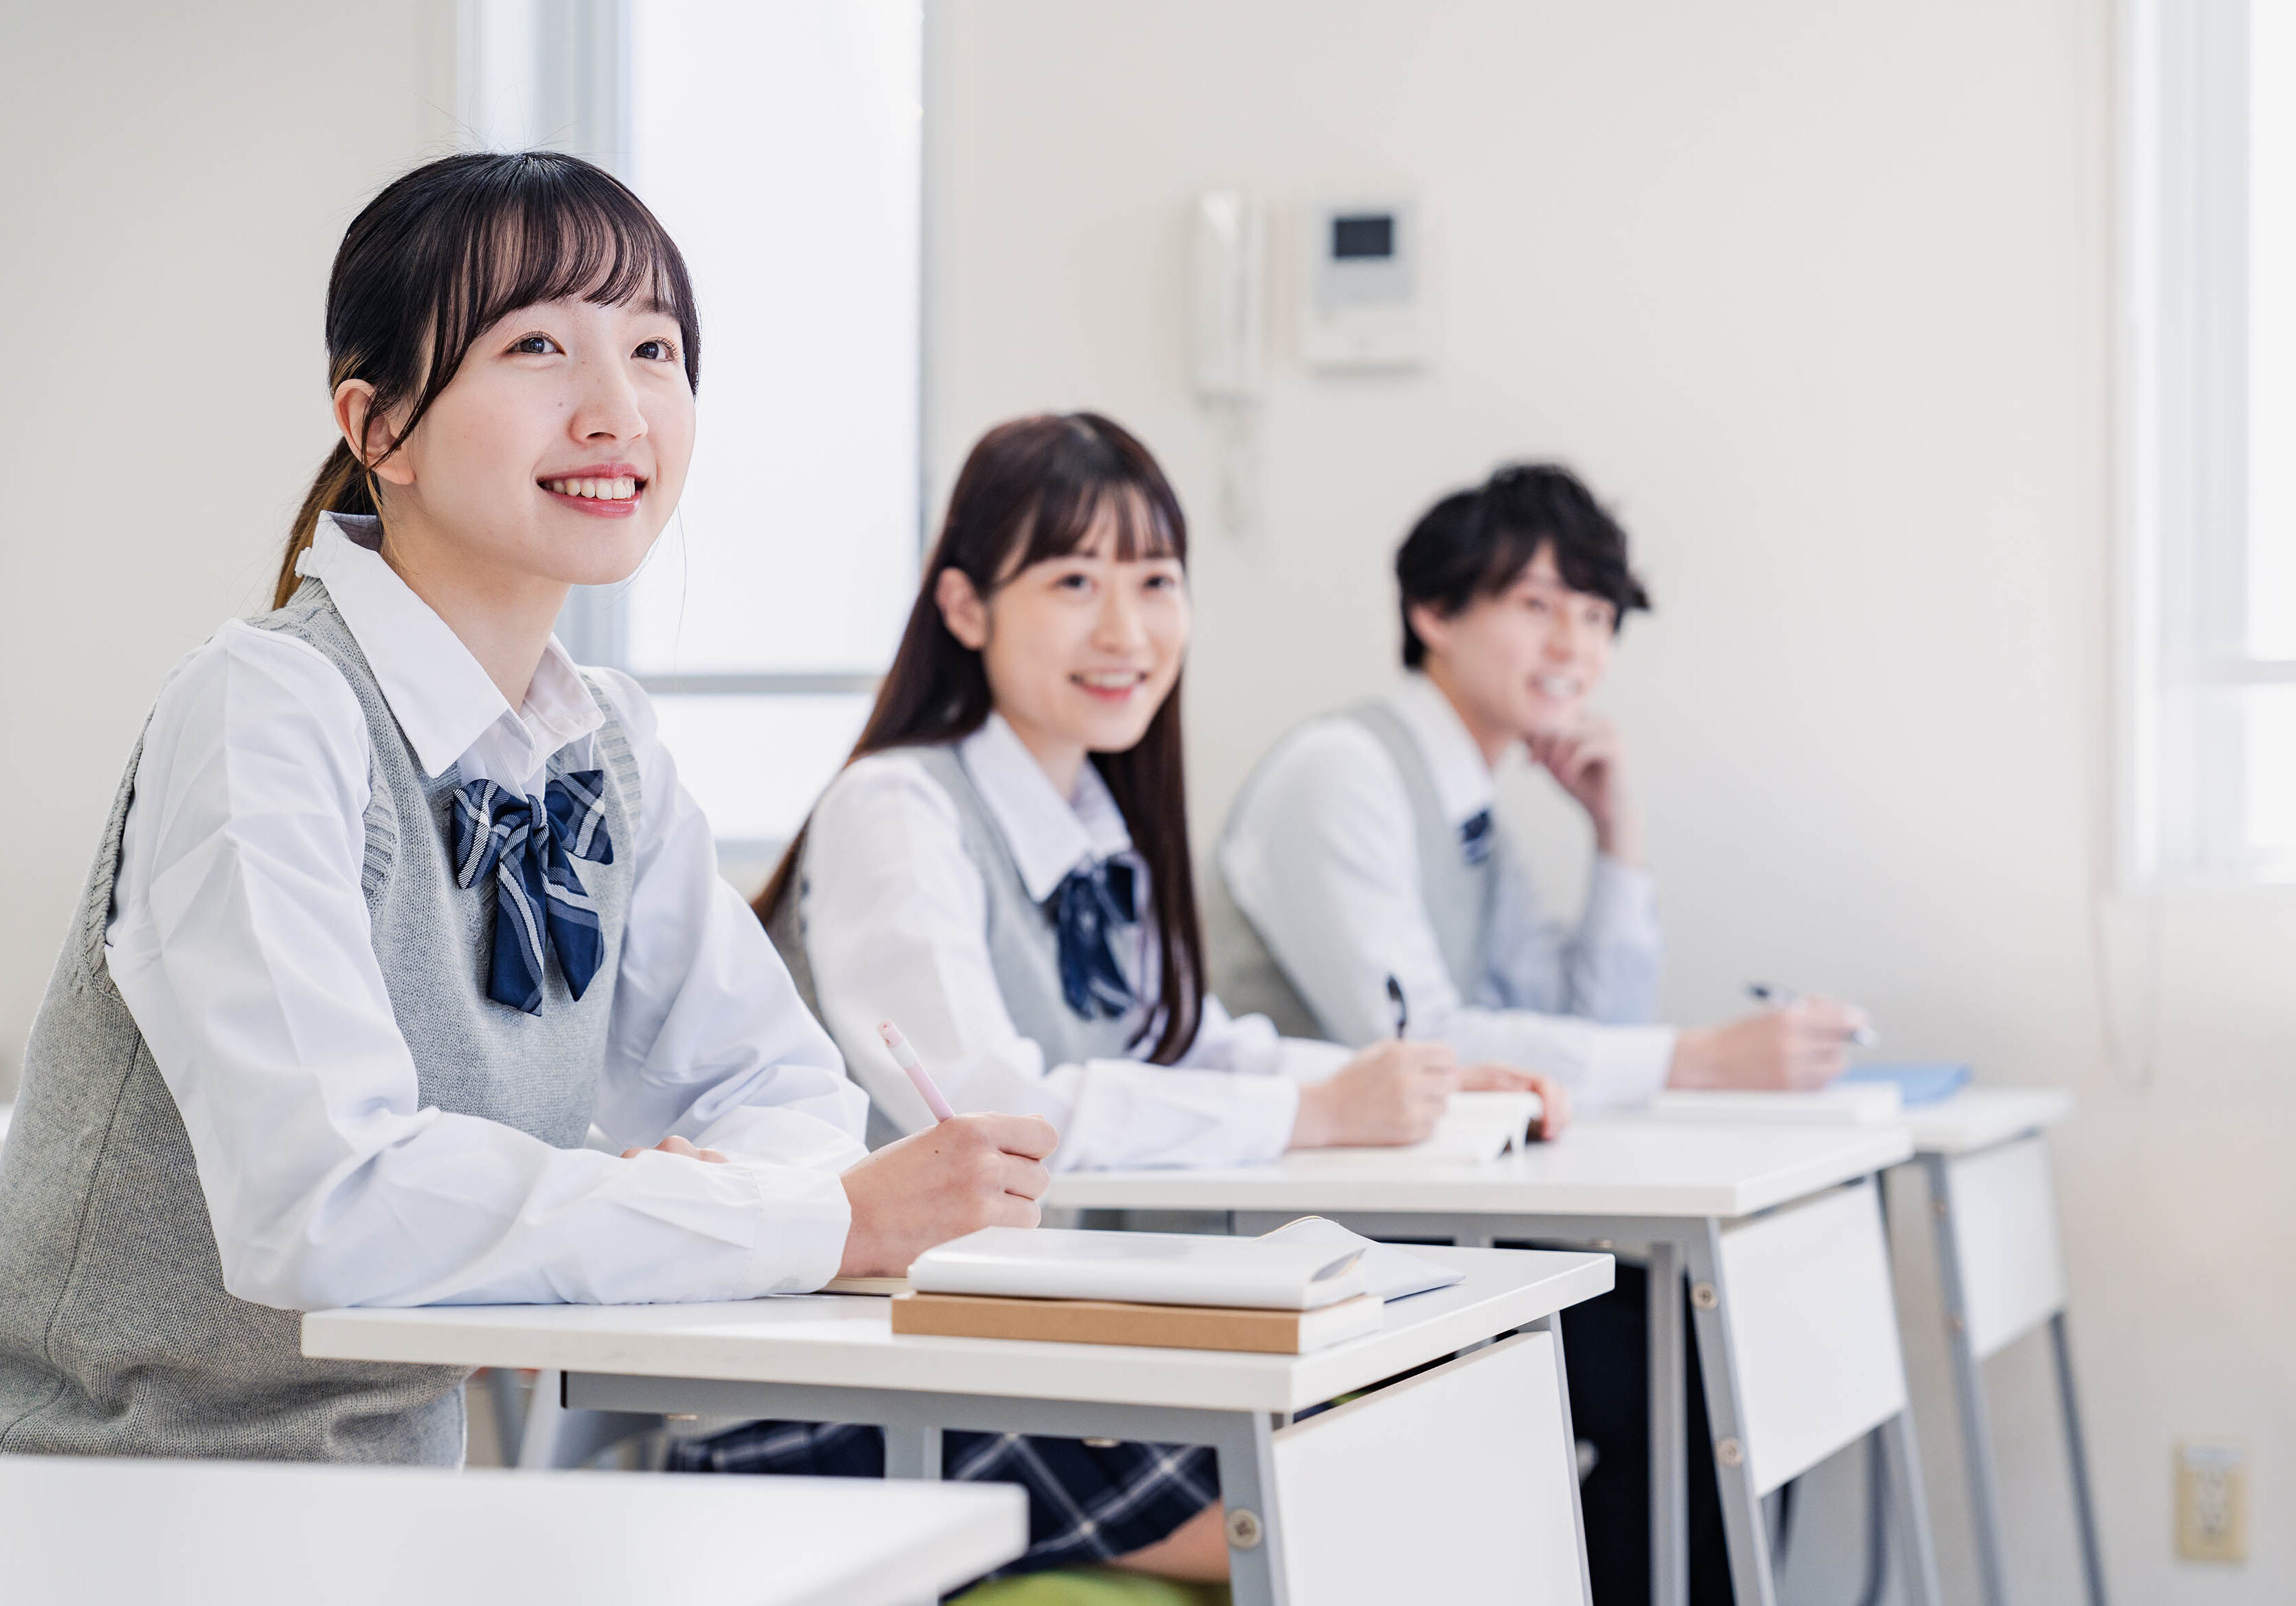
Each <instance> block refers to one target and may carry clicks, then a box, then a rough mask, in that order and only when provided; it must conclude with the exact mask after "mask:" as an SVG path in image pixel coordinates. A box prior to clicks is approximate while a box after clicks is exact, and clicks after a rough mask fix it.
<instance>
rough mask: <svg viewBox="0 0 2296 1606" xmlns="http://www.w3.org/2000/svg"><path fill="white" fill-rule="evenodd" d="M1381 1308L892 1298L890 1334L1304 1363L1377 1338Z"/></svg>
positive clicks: (1369, 1301) (1359, 1300)
mask: <svg viewBox="0 0 2296 1606" xmlns="http://www.w3.org/2000/svg"><path fill="white" fill-rule="evenodd" d="M1382 1309H1383V1307H1382V1305H1381V1303H1380V1301H1379V1300H1377V1299H1373V1298H1372V1297H1371V1296H1370V1295H1369V1294H1357V1296H1356V1297H1355V1298H1354V1299H1342V1300H1341V1301H1340V1302H1339V1303H1338V1304H1336V1305H1326V1306H1324V1307H1322V1308H1321V1309H1318V1310H1248V1309H1242V1308H1239V1307H1234V1306H1213V1305H1128V1304H1120V1303H1119V1302H1117V1301H1115V1300H1112V1299H1001V1298H997V1297H995V1296H991V1295H988V1294H914V1293H912V1294H898V1295H896V1296H895V1297H894V1299H893V1300H892V1315H893V1331H894V1332H905V1333H931V1334H935V1335H938V1336H939V1337H942V1338H951V1339H1041V1340H1050V1341H1052V1342H1054V1343H1059V1344H1146V1345H1152V1346H1154V1347H1156V1348H1163V1349H1242V1350H1251V1351H1254V1352H1256V1353H1258V1354H1261V1355H1306V1354H1308V1352H1309V1351H1311V1350H1316V1349H1321V1348H1324V1346H1326V1345H1329V1344H1337V1343H1339V1342H1341V1340H1346V1339H1353V1338H1359V1337H1361V1336H1362V1335H1363V1334H1365V1333H1367V1332H1375V1331H1376V1330H1377V1329H1378V1327H1379V1324H1380V1318H1381V1313H1382Z"/></svg>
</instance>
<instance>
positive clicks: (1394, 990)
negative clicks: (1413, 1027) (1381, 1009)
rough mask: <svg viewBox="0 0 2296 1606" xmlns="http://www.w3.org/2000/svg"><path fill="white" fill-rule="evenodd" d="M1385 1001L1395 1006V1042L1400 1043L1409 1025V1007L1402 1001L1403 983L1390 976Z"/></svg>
mask: <svg viewBox="0 0 2296 1606" xmlns="http://www.w3.org/2000/svg"><path fill="white" fill-rule="evenodd" d="M1387 1001H1388V1002H1389V1003H1390V1004H1393V1005H1394V1006H1395V1040H1396V1041H1397V1042H1398V1043H1400V1042H1402V1041H1403V1034H1404V1031H1405V1029H1406V1028H1408V1027H1409V1026H1410V1024H1411V1006H1410V1005H1409V1004H1406V1003H1404V1001H1403V983H1401V982H1399V981H1398V980H1397V979H1395V978H1394V977H1393V976H1391V975H1390V977H1388V979H1387Z"/></svg>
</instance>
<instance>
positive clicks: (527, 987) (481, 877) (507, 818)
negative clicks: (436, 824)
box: [455, 769, 614, 1015]
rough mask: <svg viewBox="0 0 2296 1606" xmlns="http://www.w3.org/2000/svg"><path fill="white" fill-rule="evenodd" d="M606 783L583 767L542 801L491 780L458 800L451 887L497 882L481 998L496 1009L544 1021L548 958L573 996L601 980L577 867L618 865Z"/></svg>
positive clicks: (473, 785)
mask: <svg viewBox="0 0 2296 1606" xmlns="http://www.w3.org/2000/svg"><path fill="white" fill-rule="evenodd" d="M605 782H606V775H605V772H604V771H603V770H595V769H584V770H573V771H570V772H569V773H568V774H565V775H562V776H561V777H559V778H558V779H556V780H553V781H552V782H551V783H549V784H548V785H547V786H545V787H544V788H543V795H542V797H541V798H539V799H536V798H522V797H521V796H519V795H518V794H517V793H516V792H512V791H504V790H503V789H502V788H501V787H499V786H497V785H496V784H495V783H493V782H491V781H472V782H470V783H467V784H466V785H464V786H463V788H462V789H461V790H460V791H456V792H455V885H457V886H460V887H475V886H478V885H480V883H481V882H483V881H486V880H487V879H488V877H489V876H491V877H492V878H493V881H494V884H495V937H494V952H493V955H492V956H491V958H490V961H489V963H488V967H487V996H488V997H489V998H491V999H493V1000H494V1001H495V1002H496V1004H509V1005H510V1006H511V1008H512V1009H515V1010H524V1011H525V1012H527V1013H528V1014H529V1015H538V1014H540V1013H541V1012H542V977H543V971H544V968H545V964H546V963H547V959H548V956H549V955H550V954H551V953H553V951H554V952H555V953H556V954H557V955H558V968H559V970H560V971H562V972H563V973H564V974H565V977H566V988H567V990H568V991H569V992H570V993H572V994H573V995H574V996H576V997H577V998H579V997H580V996H582V989H583V988H585V987H588V986H589V985H590V978H591V977H593V976H594V975H596V974H597V973H598V962H599V959H600V957H601V956H602V955H603V954H604V952H605V942H604V939H603V937H602V936H601V935H600V932H599V930H598V909H597V905H595V904H594V903H592V902H591V900H590V894H589V892H588V890H587V889H585V888H584V887H583V885H582V878H581V877H580V876H579V875H578V874H576V873H575V871H574V861H575V860H576V859H588V860H590V861H591V862H592V863H593V864H612V863H613V862H614V844H613V841H612V840H611V838H610V837H609V836H608V835H607V833H606V785H605Z"/></svg>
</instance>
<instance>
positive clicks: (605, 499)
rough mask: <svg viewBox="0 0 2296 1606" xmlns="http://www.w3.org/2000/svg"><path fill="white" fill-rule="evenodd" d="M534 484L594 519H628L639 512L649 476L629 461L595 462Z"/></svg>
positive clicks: (559, 501) (557, 499) (539, 480)
mask: <svg viewBox="0 0 2296 1606" xmlns="http://www.w3.org/2000/svg"><path fill="white" fill-rule="evenodd" d="M535 483H536V484H537V485H538V486H540V487H541V488H542V489H543V491H544V492H545V494H547V495H548V496H549V497H550V499H551V500H552V501H553V502H557V503H559V504H562V505H564V506H568V507H571V508H573V509H574V510H575V511H576V512H580V513H584V514H586V515H588V516H589V517H591V518H593V519H627V518H628V517H629V516H630V515H631V514H633V513H635V512H637V511H638V503H639V499H640V498H642V497H643V496H644V495H645V488H646V476H645V475H644V474H642V473H640V472H639V471H637V470H636V469H635V468H634V467H632V466H631V465H630V464H628V463H591V464H589V465H588V466H587V467H585V468H578V469H570V470H568V471H566V472H565V473H563V474H557V475H553V476H550V477H548V478H546V479H537V480H536V481H535Z"/></svg>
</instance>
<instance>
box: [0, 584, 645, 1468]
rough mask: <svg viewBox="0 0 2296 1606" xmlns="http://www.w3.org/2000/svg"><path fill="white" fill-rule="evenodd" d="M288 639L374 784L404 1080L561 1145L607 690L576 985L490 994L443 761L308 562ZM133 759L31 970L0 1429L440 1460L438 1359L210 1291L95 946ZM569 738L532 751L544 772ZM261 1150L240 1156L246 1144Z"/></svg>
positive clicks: (620, 805) (575, 1048) (593, 1050)
mask: <svg viewBox="0 0 2296 1606" xmlns="http://www.w3.org/2000/svg"><path fill="white" fill-rule="evenodd" d="M255 622H256V624H257V625H258V627H261V628H264V629H269V630H277V631H281V632H283V633H284V634H286V635H292V636H296V637H299V639H301V640H303V641H306V642H308V643H310V644H311V645H312V646H314V647H316V648H317V649H318V650H319V651H321V652H323V653H324V654H325V655H326V656H327V658H328V659H329V660H332V662H333V663H334V665H335V667H336V668H338V669H340V671H341V672H342V676H343V678H344V680H345V681H347V682H348V683H349V685H350V688H351V690H352V692H355V693H356V694H357V698H358V701H359V706H360V708H361V709H363V710H364V711H365V715H366V724H367V734H368V739H369V743H370V746H371V748H372V752H373V757H372V758H371V761H370V767H369V772H368V777H369V780H370V782H371V783H372V786H373V800H372V801H371V802H370V803H369V804H368V806H367V810H366V818H365V826H366V860H365V869H364V873H363V875H362V878H361V881H362V887H363V889H364V890H365V895H366V906H367V914H368V917H369V919H370V921H371V922H372V923H373V941H374V952H375V957H376V959H377V960H378V961H379V962H380V963H381V967H382V978H383V982H384V985H385V987H386V988H387V989H388V991H389V996H390V1005H391V1012H392V1014H393V1015H394V1016H395V1017H396V1018H397V1020H398V1029H399V1031H400V1033H401V1035H403V1036H404V1037H405V1038H406V1046H407V1048H408V1050H409V1051H410V1052H411V1053H412V1054H413V1055H414V1065H415V1070H416V1073H417V1076H416V1086H417V1093H416V1103H417V1105H418V1106H420V1107H426V1108H428V1107H435V1108H437V1109H439V1110H448V1111H452V1112H455V1113H459V1114H463V1115H473V1116H478V1117H480V1118H483V1119H486V1120H491V1121H500V1122H502V1123H504V1125H505V1126H511V1127H517V1128H518V1129H519V1130H521V1132H527V1133H530V1134H532V1135H534V1136H536V1137H538V1138H540V1139H542V1140H543V1141H544V1142H545V1143H551V1144H553V1145H555V1146H556V1147H558V1148H562V1149H571V1148H578V1147H579V1146H580V1145H581V1143H582V1141H583V1138H584V1137H585V1136H586V1135H587V1133H588V1131H589V1127H590V1106H591V1101H592V1099H593V1097H594V1091H595V1087H596V1083H597V1077H598V1071H599V1068H600V1066H601V1065H603V1062H604V1055H605V1044H606V1025H607V1016H608V1012H609V1011H610V1009H611V1005H612V1002H613V996H614V988H613V986H612V981H613V977H614V974H615V971H616V968H617V966H618V964H619V959H620V954H621V944H622V927H623V918H624V915H625V914H626V912H627V908H628V904H629V889H630V880H631V876H632V873H633V866H634V865H635V863H636V860H637V854H636V851H635V849H636V845H637V818H638V803H639V798H638V784H637V766H636V765H635V763H634V762H633V760H632V758H631V756H630V751H629V748H628V745H627V742H625V741H624V739H623V736H622V733H621V729H620V727H619V725H618V724H617V723H616V721H615V719H614V717H613V713H612V704H611V702H609V701H607V700H606V699H605V697H604V696H603V694H600V693H598V692H596V688H595V687H593V694H594V695H597V696H598V701H599V703H600V706H601V707H602V708H604V709H606V710H607V717H606V723H605V725H604V726H603V728H602V729H601V730H600V731H599V732H598V733H597V737H596V750H597V754H598V766H599V767H600V768H603V770H604V771H605V772H606V776H607V785H606V798H607V806H606V807H607V814H606V819H607V829H608V830H609V831H610V832H611V834H612V840H613V842H614V845H615V847H616V848H617V849H618V851H617V852H616V854H615V856H614V862H613V863H612V864H593V863H589V862H587V861H586V862H585V863H584V864H582V866H581V875H582V880H583V884H584V885H585V886H586V888H587V889H589V891H590V893H591V895H592V897H593V898H594V900H595V902H596V904H597V908H598V919H599V925H600V927H601V929H602V933H603V938H604V941H605V951H604V955H603V959H602V961H601V963H600V967H599V981H600V982H601V983H603V985H593V986H592V987H589V988H588V989H587V991H586V996H584V997H583V998H581V999H580V1000H579V1001H577V1000H576V999H574V998H573V997H572V996H570V994H569V993H568V992H567V990H566V983H565V979H564V978H563V977H562V976H561V975H560V974H559V972H558V970H557V967H556V966H554V965H553V966H552V967H551V968H550V971H549V974H548V977H547V979H546V981H545V990H544V995H543V1003H542V1012H541V1013H540V1014H539V1015H535V1016H529V1015H527V1014H523V1013H521V1012H519V1011H518V1010H515V1009H512V1008H510V1007H508V1006H507V1005H504V1004H496V1003H494V1002H492V1001H491V1000H490V999H488V997H487V996H486V989H485V983H484V977H485V973H486V963H487V950H488V940H489V933H490V931H491V930H492V922H493V917H494V901H495V900H494V896H493V892H492V890H491V889H490V888H478V889H471V890H469V891H464V890H463V889H459V888H457V887H456V886H455V875H454V870H453V867H452V864H451V862H450V858H449V854H450V851H451V845H450V843H449V840H448V832H449V829H450V820H451V811H452V807H453V805H452V798H453V794H454V792H455V789H456V788H457V787H459V786H460V785H461V784H462V776H461V774H459V773H458V768H457V767H455V766H450V767H449V768H448V769H447V772H446V774H441V775H425V774H422V771H421V770H420V768H419V767H418V766H416V764H415V761H414V753H413V750H412V749H411V748H410V747H409V746H408V744H407V742H406V738H405V737H404V736H402V735H401V734H400V733H399V730H398V725H397V724H396V723H395V722H394V720H393V719H392V717H391V714H390V709H389V706H388V705H387V704H386V703H385V702H384V701H383V697H382V692H381V689H380V688H379V687H378V686H377V685H376V684H375V680H374V676H373V671H372V670H370V669H369V668H368V667H367V662H366V659H365V655H364V654H363V653H361V652H360V651H359V648H358V644H357V642H356V641H355V640H353V639H352V636H351V633H350V631H349V629H348V627H346V626H345V625H344V623H343V620H342V616H341V615H340V614H339V613H338V612H336V611H335V607H334V604H333V603H332V602H331V601H329V600H328V597H327V594H326V590H325V587H324V586H322V585H320V584H319V582H317V581H316V580H306V581H304V582H303V584H302V586H301V588H300V589H299V590H298V591H297V592H296V593H295V594H294V596H293V597H292V598H291V600H290V601H289V602H288V603H287V605H286V606H285V607H284V608H283V609H280V610H278V611H276V612H275V613H272V614H269V615H266V617H265V618H263V619H258V620H257V621H255ZM141 757H142V745H141V743H139V744H138V746H137V751H136V756H135V758H130V759H129V760H128V765H127V778H126V779H125V780H124V781H122V782H121V783H120V787H119V796H118V798H117V799H115V800H114V802H113V804H112V807H111V818H110V820H109V821H108V822H107V823H106V824H105V826H104V832H103V840H102V846H101V847H100V848H98V849H97V852H96V856H95V867H94V871H93V872H92V873H90V875H89V877H88V882H87V891H86V897H84V898H83V899H82V901H81V904H80V907H79V910H78V914H77V915H76V916H75V917H74V920H73V923H72V929H71V933H70V937H69V938H68V939H67V940H66V942H65V945H64V951H63V955H62V957H61V959H60V960H59V961H58V962H57V964H56V971H55V976H54V979H53V980H52V981H50V983H49V984H48V992H47V997H46V999H45V1002H44V1003H43V1004H41V1006H40V1013H39V1017H38V1020H37V1022H36V1023H35V1024H34V1026H33V1028H32V1040H31V1045H30V1047H29V1050H28V1051H27V1053H26V1054H25V1060H24V1080H23V1088H22V1092H21V1094H20V1096H19V1099H18V1102H17V1105H16V1115H15V1121H14V1124H13V1126H12V1128H11V1129H10V1131H9V1134H8V1142H7V1147H6V1149H5V1151H0V1450H16V1451H29V1452H38V1453H49V1454H106V1455H115V1454H131V1455H136V1454H140V1455H214V1456H231V1457H239V1458H250V1459H275V1460H287V1461H364V1462H410V1463H433V1464H439V1465H449V1466H451V1465H455V1464H457V1463H460V1462H461V1460H462V1455H463V1404H462V1394H461V1384H462V1381H463V1377H464V1375H465V1373H464V1372H463V1371H462V1369H460V1368H458V1367H446V1366H399V1365H383V1364H360V1363H354V1362H345V1361H313V1360H306V1359H304V1358H303V1356H302V1353H301V1345H300V1335H301V1327H302V1318H301V1316H300V1315H299V1313H297V1312H295V1311H291V1310H279V1309H275V1308H273V1307H270V1306H266V1305H256V1304H251V1303H250V1302H249V1301H247V1300H244V1299H235V1298H234V1297H233V1296H232V1295H231V1294H229V1293H227V1292H225V1289H224V1285H223V1272H222V1266H221V1263H220V1261H219V1258H218V1257H217V1250H216V1241H215V1233H214V1231H213V1228H212V1226H211V1225H210V1224H209V1218H208V1210H207V1201H206V1200H205V1198H204V1197H203V1196H202V1194H201V1191H200V1176H199V1169H198V1166H197V1164H196V1162H195V1161H194V1160H193V1155H192V1148H191V1143H190V1142H189V1140H188V1139H187V1138H186V1137H185V1135H184V1123H183V1119H182V1118H181V1116H180V1115H179V1114H178V1113H177V1111H176V1102H175V1100H174V1098H173V1097H172V1096H171V1095H170V1094H169V1093H168V1087H167V1084H166V1083H165V1082H163V1081H162V1080H161V1079H160V1072H159V1070H158V1069H157V1067H156V1066H154V1064H153V1063H152V1053H151V1051H150V1049H149V1048H147V1047H146V1046H145V1045H144V1042H143V1034H142V1033H141V1032H140V1031H138V1030H137V1029H136V1026H135V1020H134V1018H133V1017H132V1016H131V1015H130V1014H129V1013H128V1011H127V1004H125V1003H124V1002H123V1001H122V1000H121V998H120V996H119V989H118V988H117V987H114V986H113V985H112V981H111V976H110V974H109V972H108V971H107V970H106V966H105V961H104V953H103V933H104V927H105V924H106V923H107V921H108V919H109V914H110V910H111V897H112V881H113V878H114V876H115V875H116V874H117V873H118V871H119V842H120V832H121V829H122V827H123V825H124V824H125V823H126V821H127V806H128V801H129V799H131V798H132V797H133V796H134V795H135V770H136V765H137V762H138V760H139V759H140V758H141ZM566 758H567V755H566V754H565V753H560V754H559V755H557V756H556V757H555V758H553V759H552V760H551V763H550V769H551V773H552V774H557V773H559V772H560V771H561V770H562V769H563V768H564V767H566ZM262 1162H263V1157H262V1156H261V1155H259V1154H256V1155H250V1156H248V1157H247V1163H249V1164H254V1165H259V1164H261V1163H262Z"/></svg>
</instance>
